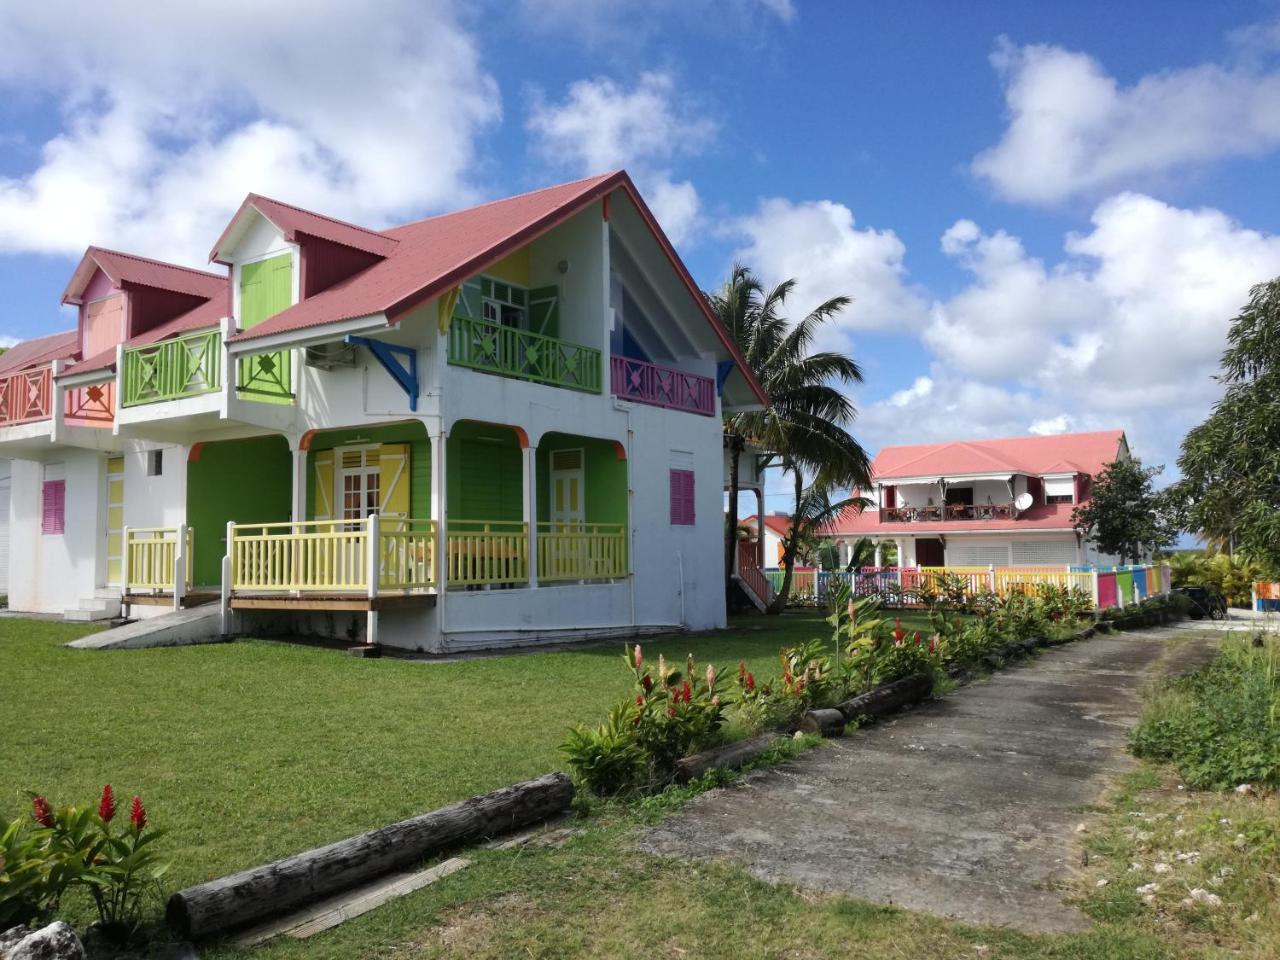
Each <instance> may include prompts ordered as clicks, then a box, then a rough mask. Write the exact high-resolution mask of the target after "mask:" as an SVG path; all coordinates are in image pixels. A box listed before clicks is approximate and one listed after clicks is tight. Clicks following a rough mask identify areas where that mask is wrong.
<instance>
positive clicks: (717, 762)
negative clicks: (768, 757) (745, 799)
mask: <svg viewBox="0 0 1280 960" xmlns="http://www.w3.org/2000/svg"><path fill="white" fill-rule="evenodd" d="M781 739H783V736H782V734H780V733H766V734H763V735H762V736H759V737H752V738H751V739H750V740H739V741H738V742H737V743H731V744H729V745H728V746H724V747H716V748H715V749H714V750H706V751H704V752H702V753H695V754H694V755H693V756H690V757H682V758H681V759H679V760H677V761H676V780H678V781H679V782H680V783H688V782H689V781H690V780H696V779H698V777H700V776H702V775H703V774H705V773H706V772H707V771H709V770H732V769H734V768H735V767H740V766H742V765H743V764H744V763H746V762H747V761H749V760H754V759H755V758H756V757H758V756H760V754H762V753H764V752H765V751H766V750H768V749H769V748H770V747H771V746H773V745H774V744H775V743H777V742H778V741H779V740H781Z"/></svg>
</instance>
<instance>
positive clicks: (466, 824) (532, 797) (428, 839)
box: [165, 773, 573, 939]
mask: <svg viewBox="0 0 1280 960" xmlns="http://www.w3.org/2000/svg"><path fill="white" fill-rule="evenodd" d="M572 800H573V782H572V781H571V780H570V779H569V778H568V777H567V776H565V775H564V774H563V773H549V774H547V775H546V776H542V777H539V778H537V779H536V780H526V781H525V782H523V783H517V784H513V785H512V786H509V787H503V788H502V789H501V790H494V791H493V792H492V793H486V794H483V795H481V796H478V797H472V798H471V799H470V800H464V801H462V802H461V803H455V804H453V805H452V806H448V807H442V808H440V809H439V810H433V811H431V812H430V813H424V814H422V815H421V816H417V817H413V818H411V819H409V820H401V821H400V822H399V823H393V824H390V825H388V826H385V827H381V828H379V829H377V830H372V831H370V832H369V833H362V834H360V835H359V836H355V837H351V838H349V839H346V840H339V841H337V842H336V843H331V844H329V845H328V846H325V847H320V848H319V849H316V850H308V851H306V852H305V853H299V854H296V855H295V856H292V857H286V858H285V859H283V860H277V861H276V862H275V863H268V864H265V865H264V866H260V867H253V868H251V869H248V870H242V871H241V872H240V873H234V874H232V875H230V876H227V877H221V878H219V879H217V880H210V881H209V882H207V883H201V884H198V885H196V886H194V887H188V888H187V889H185V890H180V891H178V892H177V893H175V894H174V895H173V896H171V897H170V898H169V902H168V904H167V906H166V907H165V917H166V919H167V920H168V921H169V925H170V926H171V927H173V928H174V930H176V931H177V932H178V933H179V934H180V935H181V936H182V937H183V938H185V939H196V938H202V937H208V936H210V935H211V934H216V933H222V932H225V931H227V930H232V929H235V928H237V927H243V926H245V925H247V924H249V923H252V922H253V921H255V920H261V919H263V918H265V917H268V916H271V915H272V914H277V913H283V912H285V911H288V910H291V909H294V908H296V907H299V906H302V905H303V904H306V903H310V902H311V901H314V900H318V899H320V898H321V897H326V896H330V895H333V894H336V893H339V892H341V891H343V890H346V889H348V888H350V887H353V886H355V885H356V884H358V883H361V882H364V881H367V880H371V879H373V878H375V877H379V876H382V875H383V874H386V873H390V872H391V871H393V870H396V869H400V868H403V867H405V866H409V865H414V864H418V863H421V862H422V861H423V860H425V859H427V858H428V857H431V856H434V855H436V854H438V853H440V852H442V851H444V850H447V849H450V848H452V847H457V846H460V845H462V844H465V843H468V842H472V841H476V840H481V839H485V838H487V837H493V836H497V835H498V834H501V833H506V832H508V831H510V830H515V829H518V828H520V827H525V826H528V825H530V824H533V823H539V822H541V821H542V820H545V819H546V818H547V817H550V816H552V815H553V814H556V813H559V812H561V811H563V810H565V809H567V808H568V806H569V804H570V803H571V802H572Z"/></svg>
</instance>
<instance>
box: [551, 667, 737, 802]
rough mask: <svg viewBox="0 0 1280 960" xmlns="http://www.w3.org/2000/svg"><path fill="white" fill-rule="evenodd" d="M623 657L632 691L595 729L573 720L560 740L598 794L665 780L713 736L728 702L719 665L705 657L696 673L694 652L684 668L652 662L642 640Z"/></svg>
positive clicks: (576, 768) (570, 761)
mask: <svg viewBox="0 0 1280 960" xmlns="http://www.w3.org/2000/svg"><path fill="white" fill-rule="evenodd" d="M623 660H624V662H625V663H626V665H627V668H628V669H629V670H630V671H631V673H632V676H633V677H634V679H635V695H634V697H633V698H629V699H628V700H626V701H624V702H623V703H620V704H618V705H617V706H615V707H614V708H613V710H611V711H610V713H609V717H608V719H607V720H606V721H605V723H604V724H603V725H601V726H600V727H597V728H596V729H595V730H590V729H587V728H584V727H582V726H581V725H579V726H577V727H575V728H573V729H572V730H571V731H570V732H569V734H568V736H567V737H566V739H565V741H564V742H563V743H562V744H561V747H560V749H561V752H562V753H563V754H564V756H565V759H566V761H567V762H568V764H569V766H570V768H571V769H572V770H573V772H574V773H575V774H576V775H577V777H578V779H579V780H580V781H581V782H582V784H583V785H584V786H586V787H587V788H588V789H590V790H591V791H592V792H593V793H596V794H598V795H600V796H613V795H617V794H622V793H628V792H631V791H634V790H639V789H643V788H646V787H651V786H657V785H663V784H666V783H667V782H669V781H670V779H671V775H672V774H673V773H674V771H675V765H676V761H677V760H679V759H680V758H681V757H683V756H687V755H688V754H689V753H691V752H693V751H696V750H699V749H702V748H704V747H706V746H709V745H711V744H712V743H714V742H715V740H716V739H717V737H718V735H719V732H720V729H721V727H722V726H723V725H724V721H725V710H726V708H727V707H728V705H729V702H728V701H727V700H726V699H725V697H724V695H723V694H722V693H721V690H720V688H721V680H720V676H719V674H718V673H717V671H716V668H715V667H714V666H712V665H710V664H708V665H707V667H706V669H705V670H704V671H703V672H702V674H701V675H700V676H699V675H698V674H697V672H696V668H695V664H694V660H693V654H690V655H689V657H688V660H687V661H686V669H685V671H684V672H683V673H682V672H681V671H680V670H678V669H677V668H675V667H673V666H670V665H668V664H667V662H666V658H665V657H661V656H660V657H658V663H657V666H656V670H654V669H651V668H650V667H649V666H647V665H646V664H645V661H644V654H643V652H642V651H641V649H640V645H639V644H636V646H635V647H633V648H624V651H623ZM655 673H656V677H655Z"/></svg>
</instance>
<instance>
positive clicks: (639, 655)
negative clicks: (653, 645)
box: [635, 643, 644, 670]
mask: <svg viewBox="0 0 1280 960" xmlns="http://www.w3.org/2000/svg"><path fill="white" fill-rule="evenodd" d="M635 657H636V669H637V670H639V669H640V667H641V666H643V664H644V654H642V653H641V652H640V644H638V643H637V644H636V650H635Z"/></svg>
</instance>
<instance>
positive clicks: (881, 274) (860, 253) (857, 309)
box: [730, 197, 927, 334]
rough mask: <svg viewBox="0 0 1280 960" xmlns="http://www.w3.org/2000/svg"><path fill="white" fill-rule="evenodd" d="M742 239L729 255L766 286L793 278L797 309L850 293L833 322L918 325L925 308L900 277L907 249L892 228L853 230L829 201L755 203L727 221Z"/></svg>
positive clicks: (868, 326)
mask: <svg viewBox="0 0 1280 960" xmlns="http://www.w3.org/2000/svg"><path fill="white" fill-rule="evenodd" d="M730 230H731V232H733V233H734V234H736V235H739V236H742V237H744V238H745V241H746V242H745V243H744V244H743V245H742V246H741V247H739V248H738V250H737V251H736V252H735V254H734V256H735V259H737V260H738V261H740V262H741V263H744V264H746V265H747V266H749V267H751V268H752V269H753V270H754V271H755V272H756V273H757V274H758V275H759V276H760V277H761V278H762V279H764V280H765V281H766V282H768V283H771V284H772V283H778V282H779V281H782V280H786V279H788V278H792V277H794V278H795V279H796V281H797V283H796V289H795V291H794V292H793V294H792V296H791V299H790V303H791V306H792V309H793V311H795V312H796V313H797V314H800V313H801V312H807V311H809V310H811V309H813V308H814V307H816V306H817V305H818V304H820V303H822V302H824V301H826V300H828V299H830V298H831V297H836V296H841V295H844V296H850V297H853V301H854V302H853V304H852V305H851V306H850V307H848V308H847V309H846V310H845V311H844V312H843V313H842V315H841V316H840V318H839V320H838V324H839V328H840V330H841V331H842V332H843V333H844V334H848V333H849V332H851V331H853V330H896V331H899V332H910V331H913V330H918V329H919V328H920V327H921V326H922V324H923V323H924V320H925V317H926V314H927V308H926V302H925V300H924V298H923V296H922V295H921V294H920V292H919V291H918V290H916V289H915V288H914V287H912V286H911V285H910V284H909V283H908V280H907V269H906V265H905V262H904V258H905V256H906V252H907V248H906V245H905V244H903V242H902V241H901V240H900V239H899V238H898V236H897V234H895V233H894V232H893V231H892V230H876V229H874V228H871V227H864V228H859V227H858V226H857V225H856V223H855V221H854V216H853V211H852V210H850V209H849V208H848V207H846V206H844V205H843V204H840V203H835V202H834V201H831V200H818V201H813V202H805V203H794V202H792V201H790V200H786V199H783V198H779V197H774V198H771V199H767V200H763V201H761V202H760V204H759V206H758V207H757V209H756V211H755V212H754V213H753V214H750V215H749V216H746V217H742V218H740V219H739V220H737V221H735V222H734V223H733V224H731V225H730Z"/></svg>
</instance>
